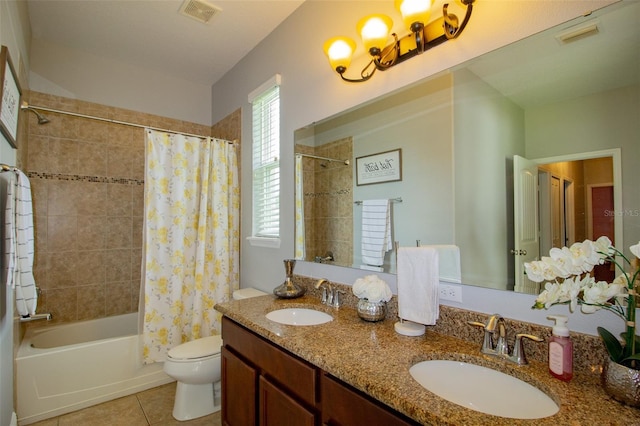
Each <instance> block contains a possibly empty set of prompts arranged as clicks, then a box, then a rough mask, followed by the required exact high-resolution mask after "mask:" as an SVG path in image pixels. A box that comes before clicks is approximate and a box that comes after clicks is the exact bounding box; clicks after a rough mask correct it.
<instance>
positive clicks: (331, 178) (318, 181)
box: [300, 137, 353, 265]
mask: <svg viewBox="0 0 640 426" xmlns="http://www.w3.org/2000/svg"><path fill="white" fill-rule="evenodd" d="M352 147H353V143H352V139H351V138H350V137H349V138H344V139H340V140H337V141H334V142H330V143H327V144H324V145H322V146H320V147H316V148H315V150H314V152H312V154H315V155H318V156H321V157H328V158H334V159H341V160H342V159H351V158H352V154H353V149H352ZM300 152H302V151H300ZM307 153H309V154H311V152H307ZM304 161H305V162H304V163H303V167H304V170H305V173H304V179H305V182H304V185H305V197H304V202H305V232H306V236H307V239H308V240H307V246H306V248H307V259H309V260H311V259H313V258H314V257H315V256H325V255H326V254H327V252H328V251H331V252H332V253H333V256H334V258H335V259H336V261H337V262H339V263H340V264H342V265H345V264H350V263H351V261H352V259H353V238H352V236H353V167H352V166H347V165H345V164H344V163H341V162H327V161H323V160H317V159H308V158H307V159H305V160H304ZM309 218H310V219H309Z"/></svg>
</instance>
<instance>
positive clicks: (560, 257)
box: [548, 247, 576, 278]
mask: <svg viewBox="0 0 640 426" xmlns="http://www.w3.org/2000/svg"><path fill="white" fill-rule="evenodd" d="M549 256H550V258H551V261H548V264H549V266H551V267H552V268H553V270H554V274H555V276H556V277H560V278H567V277H569V276H570V275H572V274H574V271H575V269H576V268H575V265H574V262H573V254H572V253H571V251H570V250H569V249H568V248H566V247H563V248H561V249H559V248H555V247H554V248H552V249H551V250H550V251H549Z"/></svg>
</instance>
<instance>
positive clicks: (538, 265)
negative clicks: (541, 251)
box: [524, 260, 545, 283]
mask: <svg viewBox="0 0 640 426" xmlns="http://www.w3.org/2000/svg"><path fill="white" fill-rule="evenodd" d="M544 268H545V264H544V263H543V262H541V261H539V260H534V261H533V262H527V263H525V264H524V270H525V271H526V273H527V278H528V279H530V280H531V281H533V282H535V283H540V282H542V281H544V275H545V274H544Z"/></svg>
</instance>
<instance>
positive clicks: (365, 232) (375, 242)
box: [362, 200, 393, 266]
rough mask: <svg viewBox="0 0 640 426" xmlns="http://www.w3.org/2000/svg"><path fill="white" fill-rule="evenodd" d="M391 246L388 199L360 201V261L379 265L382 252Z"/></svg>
mask: <svg viewBox="0 0 640 426" xmlns="http://www.w3.org/2000/svg"><path fill="white" fill-rule="evenodd" d="M392 248H393V244H392V242H391V211H390V202H389V200H365V201H363V202H362V263H364V264H366V265H371V266H380V265H382V264H383V263H384V254H385V253H386V252H387V251H389V250H391V249H392Z"/></svg>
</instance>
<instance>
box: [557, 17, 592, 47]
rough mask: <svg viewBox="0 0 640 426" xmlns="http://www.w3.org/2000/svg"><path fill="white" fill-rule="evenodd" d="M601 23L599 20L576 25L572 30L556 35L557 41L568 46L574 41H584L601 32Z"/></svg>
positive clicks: (568, 29)
mask: <svg viewBox="0 0 640 426" xmlns="http://www.w3.org/2000/svg"><path fill="white" fill-rule="evenodd" d="M599 23H600V22H599V21H598V20H592V21H589V22H584V23H582V24H579V25H575V26H573V27H571V28H567V29H566V30H564V31H562V32H560V33H558V34H556V40H558V41H559V42H560V44H567V43H571V42H573V41H578V40H582V39H583V38H586V37H589V36H592V35H596V34H598V33H599V32H600V30H599V29H598V24H599Z"/></svg>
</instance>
